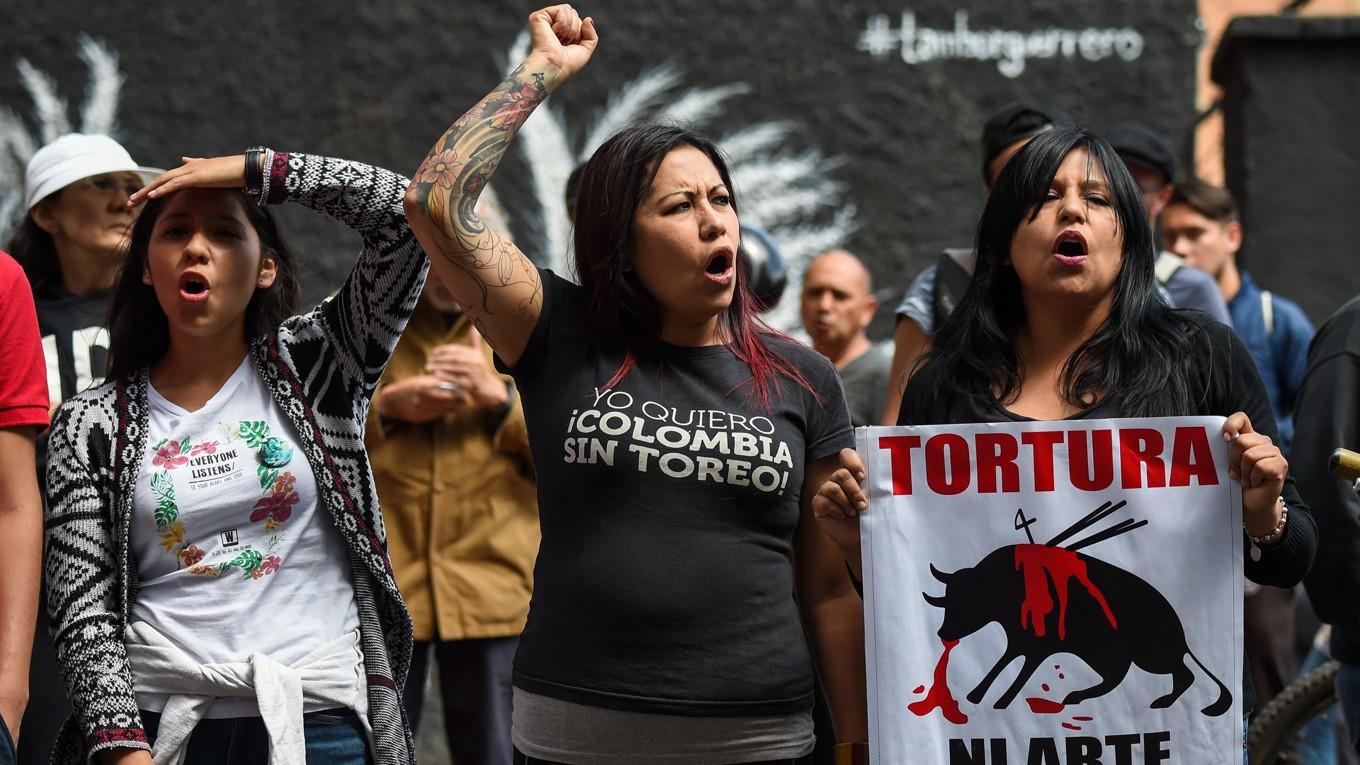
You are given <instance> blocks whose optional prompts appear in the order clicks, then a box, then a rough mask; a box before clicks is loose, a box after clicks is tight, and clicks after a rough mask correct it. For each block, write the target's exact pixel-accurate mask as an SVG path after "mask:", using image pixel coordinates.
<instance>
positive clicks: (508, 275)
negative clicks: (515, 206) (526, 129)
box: [414, 65, 548, 337]
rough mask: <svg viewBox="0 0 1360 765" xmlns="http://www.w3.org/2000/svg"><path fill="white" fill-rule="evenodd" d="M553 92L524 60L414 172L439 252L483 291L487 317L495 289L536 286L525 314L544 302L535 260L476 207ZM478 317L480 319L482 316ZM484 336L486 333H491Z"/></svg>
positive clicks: (524, 302) (523, 304)
mask: <svg viewBox="0 0 1360 765" xmlns="http://www.w3.org/2000/svg"><path fill="white" fill-rule="evenodd" d="M547 97H548V87H547V84H546V83H545V81H544V73H542V72H526V71H525V70H524V66H523V65H520V66H519V67H518V68H517V69H515V71H513V72H511V73H510V76H509V77H506V78H505V81H504V82H502V83H501V84H500V85H499V86H498V87H497V88H496V89H495V90H493V91H491V93H489V94H487V96H486V97H485V98H483V99H482V100H481V101H480V102H478V104H477V105H476V106H474V107H472V108H471V109H469V110H468V111H467V113H465V114H464V115H463V116H461V117H459V118H458V120H457V121H456V122H454V123H453V125H451V126H450V127H449V129H448V130H447V131H445V133H444V135H442V136H440V138H439V141H438V142H436V143H435V145H434V148H433V149H431V150H430V153H429V155H428V156H427V157H426V158H425V161H424V162H422V163H421V165H420V168H419V169H418V170H417V171H416V176H415V179H414V186H415V191H416V194H417V197H418V199H419V200H420V205H421V207H422V208H423V209H424V211H425V213H426V214H427V215H428V216H429V218H430V219H431V220H433V221H435V222H436V223H438V224H439V226H440V233H441V234H442V235H443V236H442V241H441V242H440V251H441V252H440V254H441V255H442V256H443V257H444V258H445V259H446V260H448V261H449V262H450V263H453V264H454V265H455V266H457V267H458V268H459V269H461V270H462V271H463V272H465V273H467V274H468V275H469V276H471V277H472V279H473V281H474V282H475V283H476V284H477V285H478V287H479V288H480V289H481V293H482V300H481V305H480V306H477V307H475V308H476V309H480V310H477V311H476V312H477V313H480V314H483V315H486V314H491V313H493V311H492V310H491V306H490V301H489V298H490V296H491V291H492V290H494V289H503V288H507V287H510V286H512V285H527V286H529V287H531V292H530V294H529V296H528V297H527V298H524V299H523V300H521V301H520V306H519V308H520V310H521V311H523V312H524V313H525V314H526V315H527V314H529V313H530V312H531V311H533V310H535V309H537V308H538V307H539V305H540V303H541V301H542V295H541V293H542V284H541V283H540V281H539V279H538V274H537V271H536V270H535V269H534V265H533V263H531V262H530V261H529V259H528V258H527V257H525V256H524V255H523V253H520V252H519V251H518V250H517V249H516V248H515V246H514V245H513V244H512V243H511V242H510V241H509V240H508V239H506V238H505V235H504V234H503V233H501V232H499V231H496V230H495V229H493V228H491V227H489V226H487V225H486V223H485V222H484V221H482V219H481V217H480V216H478V215H477V212H476V207H477V199H478V197H479V196H480V195H481V193H482V189H484V188H485V187H486V184H487V182H488V181H489V180H490V179H491V176H492V174H493V173H495V171H496V167H497V166H498V165H499V164H500V162H501V159H502V157H504V156H505V152H506V150H507V149H508V148H509V146H510V142H511V141H512V140H514V137H515V133H516V132H518V131H519V129H520V127H521V126H522V125H523V124H524V122H525V120H527V119H529V115H531V114H533V111H534V109H535V108H536V107H537V106H538V105H539V104H541V103H543V101H544V99H546V98H547ZM469 308H470V309H473V308H474V307H472V306H469ZM474 319H475V320H476V321H477V323H479V324H480V323H481V321H480V316H478V317H474ZM482 336H483V337H487V335H486V333H485V332H483V333H482Z"/></svg>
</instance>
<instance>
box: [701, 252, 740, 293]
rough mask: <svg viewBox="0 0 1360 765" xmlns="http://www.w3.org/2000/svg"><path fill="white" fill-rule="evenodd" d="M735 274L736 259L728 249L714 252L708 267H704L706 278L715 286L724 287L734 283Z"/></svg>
mask: <svg viewBox="0 0 1360 765" xmlns="http://www.w3.org/2000/svg"><path fill="white" fill-rule="evenodd" d="M735 272H736V258H735V257H734V256H733V254H732V250H730V249H728V248H727V247H721V248H719V249H717V250H714V251H713V254H712V255H709V256H708V265H706V266H705V267H704V276H706V277H708V279H709V281H711V282H713V283H714V284H721V285H722V286H724V287H726V286H727V285H729V284H731V283H732V276H733V274H734V273H735Z"/></svg>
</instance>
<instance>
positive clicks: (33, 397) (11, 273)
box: [0, 252, 48, 428]
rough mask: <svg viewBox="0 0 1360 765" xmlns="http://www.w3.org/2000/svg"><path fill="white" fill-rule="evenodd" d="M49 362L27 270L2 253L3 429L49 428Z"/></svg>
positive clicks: (0, 375)
mask: <svg viewBox="0 0 1360 765" xmlns="http://www.w3.org/2000/svg"><path fill="white" fill-rule="evenodd" d="M47 403H48V400H47V365H46V364H45V363H44V362H43V353H42V340H41V339H40V338H39V335H38V315H37V313H36V312H35V311H34V309H33V292H32V290H31V289H30V288H29V286H28V278H27V277H25V276H24V270H23V269H22V268H20V267H19V264H18V263H15V262H14V259H13V258H11V257H10V256H9V255H8V254H6V253H4V252H0V428H19V427H24V426H28V425H36V426H38V427H40V428H45V427H47V425H48V417H47Z"/></svg>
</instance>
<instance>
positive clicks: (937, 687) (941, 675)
mask: <svg viewBox="0 0 1360 765" xmlns="http://www.w3.org/2000/svg"><path fill="white" fill-rule="evenodd" d="M940 642H942V643H944V653H942V654H940V661H939V662H938V663H937V664H936V665H935V677H934V679H933V680H932V681H931V684H930V692H929V693H927V694H926V697H925V698H924V699H921V700H920V701H914V702H912V703H910V704H908V705H907V709H909V710H911V713H912V714H914V715H916V716H917V717H925V716H926V715H928V714H930V713H931V712H933V711H935V710H936V709H939V710H940V711H941V712H943V713H944V719H946V720H948V721H949V722H952V723H954V724H955V725H963V724H964V723H966V722H968V715H966V714H964V713H963V711H962V710H960V709H959V702H958V701H956V700H955V699H954V694H953V693H951V692H950V690H949V652H950V651H952V650H954V646H956V645H958V644H959V641H957V640H942V641H940Z"/></svg>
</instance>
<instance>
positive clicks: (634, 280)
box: [573, 124, 821, 405]
mask: <svg viewBox="0 0 1360 765" xmlns="http://www.w3.org/2000/svg"><path fill="white" fill-rule="evenodd" d="M682 146H693V147H694V148H696V149H698V150H700V151H702V152H703V153H704V154H705V155H707V156H708V158H709V160H710V161H711V162H712V163H713V166H714V167H715V168H717V170H718V175H719V176H720V177H721V178H722V181H723V184H724V185H726V186H727V191H728V194H729V196H730V197H731V202H732V210H733V211H734V212H735V211H736V210H737V195H736V189H735V188H734V187H733V185H732V177H731V173H730V172H729V171H728V168H727V162H726V160H725V159H724V157H723V155H722V152H721V151H720V150H719V149H718V147H717V146H716V145H714V144H713V143H712V142H711V141H709V140H708V139H706V138H704V137H703V136H700V135H699V134H697V133H695V132H693V131H691V130H687V129H685V128H682V127H677V126H674V125H657V124H648V125H638V126H634V127H629V128H625V129H624V130H622V131H620V132H619V133H617V134H615V135H614V136H613V137H612V138H610V139H609V140H607V141H605V142H604V143H603V144H601V145H600V148H599V149H597V150H596V151H595V153H594V154H593V155H592V156H591V157H590V160H589V161H588V162H586V164H585V166H584V167H583V168H581V172H580V179H579V185H578V186H577V189H576V216H575V234H574V239H573V243H574V245H575V249H576V275H577V278H578V280H579V281H580V283H581V286H582V287H584V288H585V291H586V294H587V295H588V296H589V297H588V304H587V306H586V324H585V331H586V332H587V333H589V334H591V335H592V336H593V338H594V339H596V340H598V341H599V342H601V343H603V344H605V345H607V346H614V347H620V348H622V349H624V351H625V352H626V355H625V357H624V361H623V363H622V364H621V365H620V366H619V368H618V370H617V371H615V373H614V376H613V377H612V378H611V379H610V380H609V383H608V384H609V385H615V384H617V383H618V382H619V381H621V380H622V379H623V378H624V377H626V376H627V375H628V372H629V371H630V370H631V369H632V368H633V366H634V365H635V364H636V363H637V362H638V361H639V360H649V359H651V358H654V357H655V356H656V355H657V354H658V353H659V352H660V350H661V346H662V343H661V320H662V316H661V306H660V304H659V303H657V301H656V298H655V297H653V296H652V294H651V293H650V292H648V291H647V288H646V287H644V286H643V284H642V281H641V280H640V279H638V276H637V272H636V271H635V270H634V269H633V248H634V245H635V243H636V237H635V235H634V230H633V220H634V218H635V217H636V215H637V211H638V208H639V207H640V206H641V205H642V203H643V201H644V200H646V198H647V194H648V193H649V192H650V190H651V186H652V181H653V179H655V177H656V173H657V170H658V168H660V166H661V160H662V159H664V158H665V156H666V155H667V154H669V153H670V152H671V151H673V150H675V149H677V148H680V147H682ZM734 258H735V254H734ZM732 265H733V268H734V271H735V277H734V278H735V279H736V289H735V290H734V291H733V294H732V302H731V304H730V305H729V306H728V307H727V309H726V310H725V311H723V314H722V316H721V317H720V319H719V321H720V324H721V327H722V330H723V333H724V335H725V337H726V345H727V347H728V348H729V349H730V350H731V351H732V353H733V354H734V355H736V356H737V358H739V359H741V360H742V361H744V362H746V364H747V366H749V367H750V368H751V375H752V393H753V394H754V397H755V398H756V399H757V400H759V401H760V402H761V403H762V404H765V405H767V404H768V403H769V400H770V393H771V391H772V389H773V383H774V377H775V375H776V374H778V375H783V376H784V377H787V378H789V379H790V380H793V381H794V382H796V383H798V384H799V385H801V386H802V387H803V388H805V389H806V390H808V391H809V392H811V393H812V394H813V395H814V396H815V397H817V399H818V400H820V399H821V396H820V395H819V394H818V393H817V391H815V390H813V389H812V386H811V385H810V384H809V383H808V382H807V380H806V379H805V378H804V377H803V375H802V374H801V373H799V372H798V370H797V369H796V368H794V367H793V366H792V365H791V364H789V363H788V362H787V361H785V360H784V359H783V358H782V357H780V356H779V355H777V354H775V353H773V352H772V351H771V350H770V349H769V348H768V347H767V346H766V345H765V342H764V340H763V339H762V338H763V336H767V335H774V336H780V337H782V335H779V333H777V332H775V331H774V330H773V329H771V328H769V327H768V326H766V325H765V323H764V322H762V321H761V320H760V318H759V317H758V316H757V310H758V307H757V303H756V299H755V297H753V295H752V294H751V291H750V287H749V286H748V285H747V283H746V282H747V280H746V278H745V276H744V275H743V274H742V270H741V269H740V268H737V264H736V262H735V260H734V262H733V264H732Z"/></svg>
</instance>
